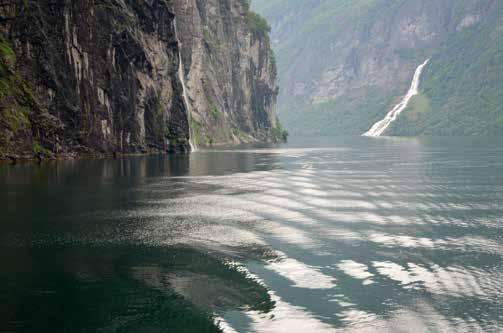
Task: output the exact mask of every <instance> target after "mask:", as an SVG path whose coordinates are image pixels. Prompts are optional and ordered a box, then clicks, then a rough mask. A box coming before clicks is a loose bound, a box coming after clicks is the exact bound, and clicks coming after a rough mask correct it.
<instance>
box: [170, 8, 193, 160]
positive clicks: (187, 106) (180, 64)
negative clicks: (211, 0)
mask: <svg viewBox="0 0 503 333" xmlns="http://www.w3.org/2000/svg"><path fill="white" fill-rule="evenodd" d="M173 25H174V28H175V38H176V42H177V44H178V59H179V60H178V77H179V79H180V82H181V84H182V96H183V103H184V104H185V110H187V124H188V125H189V146H190V151H191V152H195V151H196V150H197V147H196V145H195V144H194V143H193V142H192V131H191V128H190V104H189V101H188V98H187V88H186V87H185V74H184V73H183V62H182V43H181V42H180V40H179V39H178V29H177V26H176V17H175V18H174V19H173Z"/></svg>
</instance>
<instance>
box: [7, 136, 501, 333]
mask: <svg viewBox="0 0 503 333" xmlns="http://www.w3.org/2000/svg"><path fill="white" fill-rule="evenodd" d="M502 153H503V151H502V148H501V144H500V140H498V139H492V138H414V139H401V138H379V139H370V138H337V139H309V138H303V139H302V140H299V141H297V142H296V141H295V139H294V140H293V141H292V142H291V143H290V144H288V145H285V146H281V147H274V146H260V147H238V148H233V149H223V148H219V149H213V150H208V151H202V152H198V153H195V154H192V155H190V156H188V155H178V156H149V157H132V158H127V159H120V160H98V161H68V162H60V163H57V164H54V165H42V166H28V165H20V166H15V167H3V166H0V184H1V185H2V187H1V191H0V209H1V210H2V212H4V213H5V214H4V215H3V216H2V217H3V220H2V223H1V224H0V231H1V233H0V245H2V246H3V248H5V251H2V252H3V254H2V255H3V256H4V257H5V260H4V262H5V263H6V264H5V266H6V270H5V271H2V273H1V274H0V276H1V278H2V281H0V282H1V284H2V285H3V287H1V288H2V290H3V291H5V292H2V295H6V296H4V300H5V302H3V303H4V304H5V305H3V306H2V308H1V310H2V313H6V315H5V317H6V318H9V321H8V322H9V325H11V326H9V327H8V329H10V330H18V331H23V330H22V329H21V328H20V327H22V326H15V325H28V326H29V325H37V324H39V325H42V324H46V323H47V325H49V326H47V327H50V325H51V324H50V323H49V322H48V321H47V320H45V319H44V318H45V317H47V316H48V315H49V314H51V313H52V314H53V315H52V317H51V318H55V319H54V320H55V322H56V323H60V324H58V325H59V326H57V327H58V328H59V327H62V328H68V330H70V329H71V328H72V327H73V326H67V325H73V323H79V324H80V325H83V326H82V327H85V328H89V329H91V328H101V329H103V330H105V331H106V330H111V331H114V330H118V331H121V330H123V331H127V330H130V331H140V332H141V331H147V332H148V331H159V330H163V329H166V328H172V327H175V328H174V330H175V331H176V330H177V329H176V328H179V327H184V331H187V330H188V329H189V328H193V329H194V331H204V330H205V329H208V330H211V329H215V327H214V326H212V320H213V318H212V316H211V314H210V313H216V314H217V315H218V316H219V317H221V318H223V320H224V322H223V323H224V324H225V325H228V326H229V327H232V328H233V329H235V330H237V331H239V332H252V331H254V332H264V331H278V330H288V331H291V332H299V331H316V332H325V331H327V332H333V331H334V330H337V329H339V330H341V331H343V332H361V331H369V330H372V331H373V332H403V331H408V330H414V331H416V332H429V331H442V332H451V331H452V332H456V331H467V332H471V331H481V330H486V331H487V330H489V331H490V330H491V329H497V328H500V327H501V324H502V322H503V318H501V314H500V313H499V309H500V308H501V294H500V292H499V287H498V286H499V285H500V284H501V282H502V280H501V276H502V272H503V265H502V264H501V262H502V261H501V258H502V256H503V243H502V240H503V238H502V232H501V230H502V226H503V208H502V207H501V200H503V176H502V175H503V158H502V156H503V154H502ZM265 259H267V260H265ZM228 261H237V262H239V263H241V264H243V265H244V266H245V267H246V268H247V269H248V270H249V271H251V273H252V276H255V278H252V276H251V275H250V274H249V273H247V272H246V271H243V270H242V268H243V267H241V266H240V267H238V268H237V269H236V268H232V267H234V266H232V265H230V264H229V263H228ZM18 277H19V278H18ZM266 288H267V289H266ZM8 291H10V292H8ZM65 295H71V297H69V298H67V297H66V296H65ZM25 299H26V300H27V301H20V300H25ZM30 304H31V305H30ZM62 304H63V305H62ZM474 304H476V306H474ZM44 309H46V310H47V311H48V312H47V313H45V312H44V311H45V310H44ZM235 309H239V311H236V310H235ZM265 313H267V314H265ZM88 317H92V318H96V320H94V319H93V321H86V318H88ZM30 318H33V319H30ZM56 318H57V319H58V320H59V322H58V321H56ZM66 318H68V320H67V319H66ZM61 320H62V321H61ZM2 322H4V321H3V320H2ZM86 323H87V324H86ZM65 325H66V326H65ZM86 325H87V326H86ZM114 325H115V326H114ZM170 325H171V326H170ZM173 325H174V326H173ZM176 325H179V326H176ZM28 326H25V327H28ZM30 327H35V326H30ZM75 327H76V326H75ZM229 327H226V328H227V329H229ZM0 329H3V327H0ZM229 331H230V332H232V330H231V329H229Z"/></svg>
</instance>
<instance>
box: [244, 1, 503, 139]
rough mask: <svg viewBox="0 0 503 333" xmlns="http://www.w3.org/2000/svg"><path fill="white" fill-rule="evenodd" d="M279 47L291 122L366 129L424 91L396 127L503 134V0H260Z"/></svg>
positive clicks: (285, 112) (298, 127) (320, 129)
mask: <svg viewBox="0 0 503 333" xmlns="http://www.w3.org/2000/svg"><path fill="white" fill-rule="evenodd" d="M252 7H253V9H254V10H256V11H258V12H259V13H260V14H262V15H263V16H264V17H266V19H268V21H269V23H270V25H271V27H272V41H273V45H274V48H275V50H276V53H277V62H278V70H279V82H280V84H279V85H280V95H279V113H280V118H281V120H282V123H283V125H284V126H285V127H286V128H288V130H289V131H290V132H292V133H294V134H313V135H320V134H321V135H348V134H350V135H357V134H362V133H364V132H365V131H367V130H368V129H369V128H370V127H371V126H372V124H374V123H375V122H376V121H378V120H380V119H382V118H383V117H384V115H385V114H386V113H387V112H388V111H390V110H391V109H392V107H393V106H394V105H395V104H396V103H397V102H398V101H399V100H400V99H401V98H402V97H403V95H405V93H406V92H407V89H408V86H409V85H410V82H411V80H412V76H413V74H414V70H415V68H417V66H418V65H419V64H421V63H423V62H424V61H425V60H426V59H428V58H431V61H430V63H429V64H428V66H427V67H426V68H425V70H424V73H423V77H422V79H421V81H422V82H421V86H420V89H419V95H417V96H416V97H414V98H413V99H412V100H411V103H410V104H409V106H408V108H407V109H406V110H405V111H404V112H403V113H402V114H401V115H400V117H399V118H398V119H397V121H396V122H394V123H393V125H392V126H390V128H389V130H388V131H387V133H386V134H387V135H503V93H501V92H502V91H503V75H502V74H503V1H498V0H466V1H458V0H441V1H438V0H391V1H390V0H362V1H346V0H253V2H252Z"/></svg>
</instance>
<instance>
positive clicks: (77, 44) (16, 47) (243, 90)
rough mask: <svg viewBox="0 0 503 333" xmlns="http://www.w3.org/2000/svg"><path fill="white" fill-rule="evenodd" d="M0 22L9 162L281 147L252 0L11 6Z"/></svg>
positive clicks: (3, 130)
mask: <svg viewBox="0 0 503 333" xmlns="http://www.w3.org/2000/svg"><path fill="white" fill-rule="evenodd" d="M0 14H1V26H0V33H1V40H0V43H1V44H0V66H1V67H0V75H1V95H0V107H1V111H2V112H1V115H0V155H2V156H4V157H5V156H8V155H21V156H27V157H29V156H33V155H37V154H39V155H44V156H53V155H74V154H80V153H112V152H114V153H115V152H120V153H122V152H123V153H135V152H151V151H189V150H190V149H191V144H192V143H193V144H199V145H205V144H213V143H238V142H243V141H258V140H261V141H274V140H279V139H280V137H279V135H278V133H277V132H278V131H277V127H278V125H277V122H276V116H275V113H274V104H275V101H276V95H277V88H276V84H275V75H274V72H275V69H274V64H271V62H270V59H271V51H270V47H269V39H268V36H267V30H264V31H255V30H254V29H253V27H251V26H250V24H249V22H248V17H249V16H250V15H252V13H251V12H250V11H249V9H248V6H247V3H246V1H245V0H214V1H174V0H173V1H168V0H113V1H98V0H79V1H75V0H60V1H50V0H26V1H16V0H12V1H4V2H3V3H2V6H1V7H0ZM218 47H220V48H221V49H217V48H218Z"/></svg>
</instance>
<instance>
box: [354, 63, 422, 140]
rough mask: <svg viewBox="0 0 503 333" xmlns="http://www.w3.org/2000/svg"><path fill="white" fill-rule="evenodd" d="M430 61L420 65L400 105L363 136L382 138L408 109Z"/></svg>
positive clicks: (417, 91)
mask: <svg viewBox="0 0 503 333" xmlns="http://www.w3.org/2000/svg"><path fill="white" fill-rule="evenodd" d="M429 61H430V59H428V60H426V61H425V62H424V63H422V64H421V65H419V67H418V68H417V69H416V72H415V73H414V77H413V78H412V84H411V85H410V89H409V91H408V92H407V95H405V97H404V98H403V99H402V100H401V101H400V103H398V104H397V105H396V106H395V107H394V108H393V109H392V110H391V111H390V112H388V114H387V115H386V117H384V118H383V119H382V120H380V121H378V122H377V123H375V124H374V125H373V126H372V127H371V128H370V129H369V130H368V131H367V132H365V133H364V134H362V136H381V135H382V134H383V133H384V132H385V131H386V130H387V129H388V127H389V126H390V125H391V124H392V123H393V122H394V121H395V120H396V119H397V118H398V116H399V115H400V113H402V111H403V110H405V109H406V108H407V105H409V102H410V100H411V99H412V97H414V96H416V95H417V94H418V93H419V90H418V89H419V82H420V79H421V74H422V73H423V69H424V67H425V66H426V65H427V64H428V62H429Z"/></svg>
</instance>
